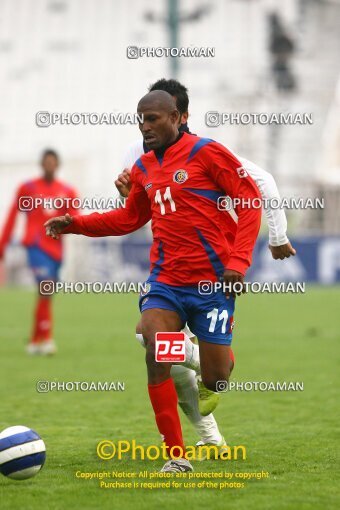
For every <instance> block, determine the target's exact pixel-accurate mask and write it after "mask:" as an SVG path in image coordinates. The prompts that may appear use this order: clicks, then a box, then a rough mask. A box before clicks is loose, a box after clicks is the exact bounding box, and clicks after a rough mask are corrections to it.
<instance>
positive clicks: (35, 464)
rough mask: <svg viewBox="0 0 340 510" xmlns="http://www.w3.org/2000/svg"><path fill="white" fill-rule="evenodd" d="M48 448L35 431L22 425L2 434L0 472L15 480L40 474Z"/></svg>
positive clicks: (0, 440)
mask: <svg viewBox="0 0 340 510" xmlns="http://www.w3.org/2000/svg"><path fill="white" fill-rule="evenodd" d="M45 458H46V447H45V443H44V441H43V440H42V439H41V437H40V436H39V435H38V434H37V433H36V432H34V430H32V429H29V428H27V427H23V426H22V425H18V426H16V427H8V428H7V429H5V430H3V431H2V432H1V433H0V472H1V473H2V474H3V475H5V476H8V477H9V478H13V479H14V480H26V479H27V478H31V477H32V476H35V475H36V474H37V473H39V471H40V469H41V468H42V467H43V465H44V462H45Z"/></svg>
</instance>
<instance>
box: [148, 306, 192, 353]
mask: <svg viewBox="0 0 340 510" xmlns="http://www.w3.org/2000/svg"><path fill="white" fill-rule="evenodd" d="M182 326H183V320H182V319H181V317H180V315H179V314H178V313H177V312H175V311H173V310H165V309H163V308H149V309H147V310H145V311H144V312H142V318H141V332H142V334H143V337H144V338H145V341H146V344H147V345H148V344H149V343H153V344H154V341H155V335H156V333H157V332H159V331H180V330H181V328H182Z"/></svg>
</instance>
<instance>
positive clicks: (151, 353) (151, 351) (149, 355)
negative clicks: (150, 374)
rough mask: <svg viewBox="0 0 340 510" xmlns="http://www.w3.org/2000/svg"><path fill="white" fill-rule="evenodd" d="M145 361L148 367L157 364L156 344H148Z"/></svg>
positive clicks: (150, 342) (151, 342)
mask: <svg viewBox="0 0 340 510" xmlns="http://www.w3.org/2000/svg"><path fill="white" fill-rule="evenodd" d="M145 361H146V364H147V366H148V367H149V366H152V365H154V364H155V363H156V349H155V342H154V341H152V340H151V341H149V342H147V344H146V356H145Z"/></svg>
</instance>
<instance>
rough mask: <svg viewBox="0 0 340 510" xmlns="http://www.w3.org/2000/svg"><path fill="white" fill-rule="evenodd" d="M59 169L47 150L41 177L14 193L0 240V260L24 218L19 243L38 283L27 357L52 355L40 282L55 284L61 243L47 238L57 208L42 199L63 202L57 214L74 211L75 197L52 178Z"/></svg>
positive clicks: (47, 302)
mask: <svg viewBox="0 0 340 510" xmlns="http://www.w3.org/2000/svg"><path fill="white" fill-rule="evenodd" d="M58 167H59V156H58V154H57V153H56V152H55V151H54V150H46V151H45V152H44V153H43V155H42V159H41V168H42V173H43V175H42V177H40V178H38V179H32V180H30V181H28V182H25V183H24V184H22V185H21V186H20V187H19V189H18V190H17V193H16V196H15V199H14V202H13V205H12V207H11V209H10V211H9V214H8V217H7V220H6V221H5V225H4V228H3V232H2V235H1V238H0V258H2V257H3V255H4V251H5V249H6V246H7V245H8V243H9V241H10V239H11V236H12V232H13V228H14V225H15V220H16V217H17V214H18V212H24V213H25V215H26V226H25V233H24V237H23V240H22V244H23V245H24V246H25V247H26V250H27V257H28V263H29V266H30V268H31V269H32V271H33V274H34V276H35V280H36V282H37V284H38V299H37V303H36V308H35V314H34V327H33V332H32V336H31V339H30V342H29V344H28V346H27V352H28V353H29V354H54V353H55V351H56V346H55V342H54V341H53V339H52V300H51V296H49V295H42V294H41V292H40V282H42V281H56V280H57V279H58V273H59V269H60V266H61V263H62V242H61V240H59V241H57V242H53V241H52V239H50V238H48V237H46V235H45V230H44V223H45V222H46V221H47V219H48V218H50V217H51V216H54V215H55V214H56V209H54V208H53V204H52V202H50V204H51V205H50V204H49V203H48V201H47V200H46V204H44V203H43V200H44V199H52V200H53V199H65V198H68V199H69V200H68V201H65V206H63V207H61V209H59V204H58V211H59V210H61V211H63V214H66V213H67V212H70V213H72V214H74V215H76V214H77V211H76V210H75V209H74V208H73V207H72V206H71V207H68V205H69V204H71V202H72V199H74V198H76V193H75V191H74V190H73V189H72V188H71V187H70V186H68V185H66V184H64V183H63V182H61V181H59V180H57V179H56V178H55V175H56V172H57V170H58ZM44 205H45V206H47V207H44Z"/></svg>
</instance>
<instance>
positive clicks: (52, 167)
mask: <svg viewBox="0 0 340 510" xmlns="http://www.w3.org/2000/svg"><path fill="white" fill-rule="evenodd" d="M41 167H42V169H43V174H44V177H45V179H47V180H52V179H53V178H54V176H55V173H56V171H57V170H58V160H57V159H56V158H55V157H54V156H52V155H51V154H49V155H48V156H45V157H44V159H43V160H42V162H41Z"/></svg>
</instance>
